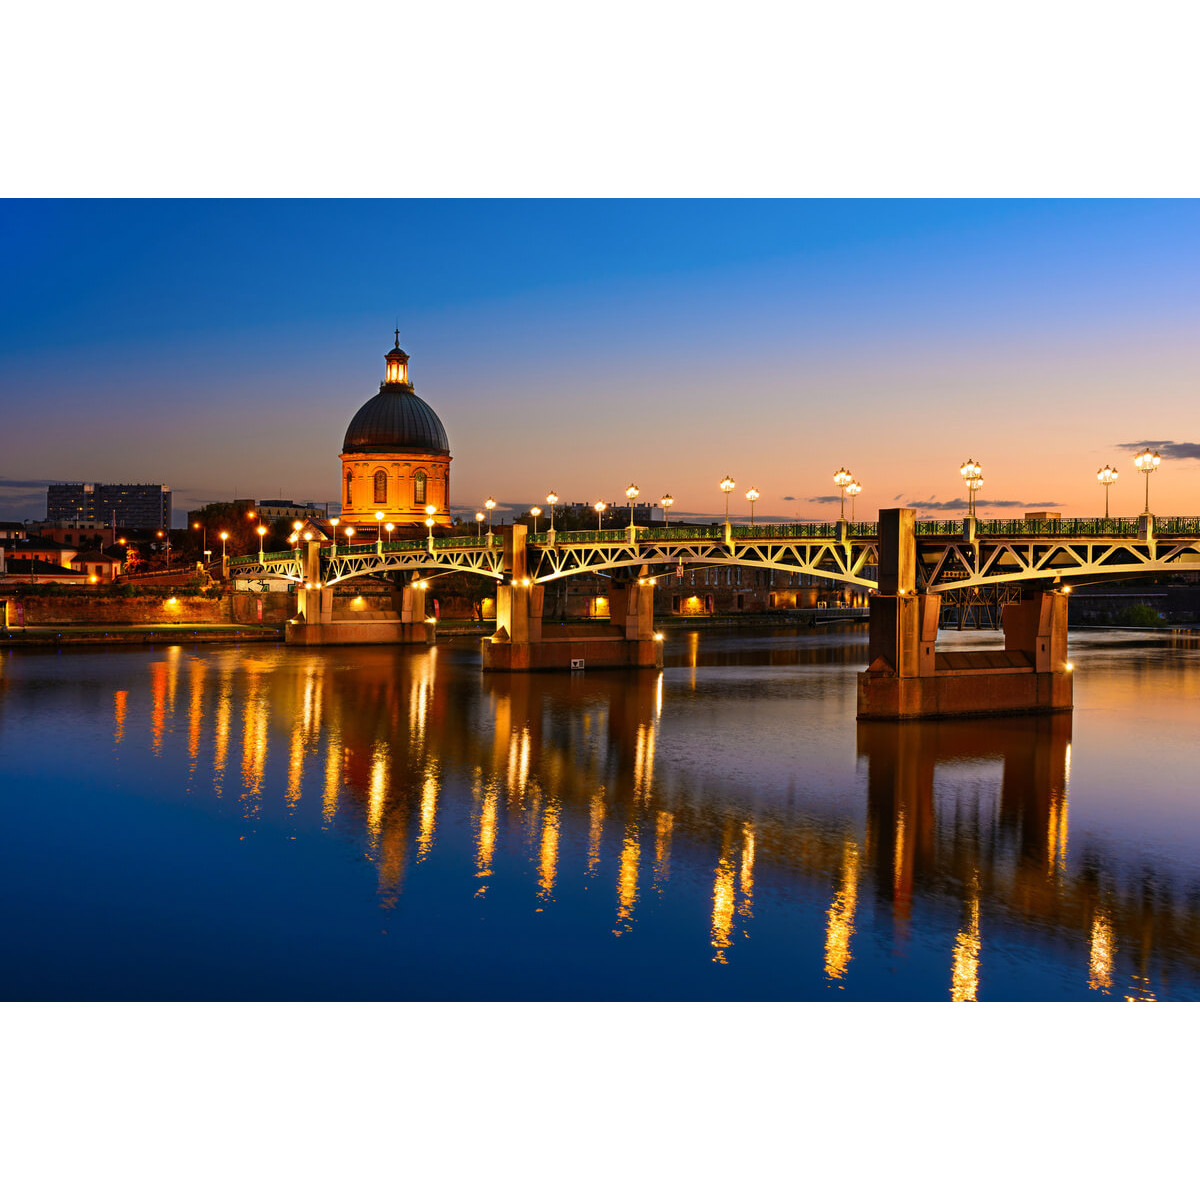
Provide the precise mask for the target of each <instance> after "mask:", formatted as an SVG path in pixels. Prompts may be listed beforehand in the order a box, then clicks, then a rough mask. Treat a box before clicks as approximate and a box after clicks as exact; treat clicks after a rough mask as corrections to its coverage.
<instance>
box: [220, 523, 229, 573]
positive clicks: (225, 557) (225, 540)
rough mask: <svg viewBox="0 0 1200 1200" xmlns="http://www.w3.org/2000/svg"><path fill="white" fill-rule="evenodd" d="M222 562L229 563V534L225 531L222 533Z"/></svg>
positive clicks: (224, 564) (223, 563)
mask: <svg viewBox="0 0 1200 1200" xmlns="http://www.w3.org/2000/svg"><path fill="white" fill-rule="evenodd" d="M221 564H222V565H223V566H228V565H229V534H227V533H225V532H224V531H222V533H221Z"/></svg>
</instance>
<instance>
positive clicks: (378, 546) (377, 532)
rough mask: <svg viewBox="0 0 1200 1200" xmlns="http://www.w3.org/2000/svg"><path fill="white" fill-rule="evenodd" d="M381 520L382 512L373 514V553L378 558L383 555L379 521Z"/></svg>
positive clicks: (381, 529) (381, 532)
mask: <svg viewBox="0 0 1200 1200" xmlns="http://www.w3.org/2000/svg"><path fill="white" fill-rule="evenodd" d="M382 520H383V513H381V512H377V513H376V514H375V553H376V554H378V555H379V557H380V558H382V557H383V525H382V524H381V523H380V522H382Z"/></svg>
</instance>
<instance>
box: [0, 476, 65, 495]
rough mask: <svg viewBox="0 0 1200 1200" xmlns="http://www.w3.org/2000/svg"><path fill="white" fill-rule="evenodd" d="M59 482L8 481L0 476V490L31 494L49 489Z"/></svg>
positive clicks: (38, 480)
mask: <svg viewBox="0 0 1200 1200" xmlns="http://www.w3.org/2000/svg"><path fill="white" fill-rule="evenodd" d="M58 482H60V481H59V480H57V479H9V478H7V477H6V476H3V475H0V488H3V489H5V490H6V491H13V492H31V491H36V490H37V489H39V488H44V487H49V486H50V484H52V483H58Z"/></svg>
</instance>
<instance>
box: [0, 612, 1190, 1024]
mask: <svg viewBox="0 0 1200 1200" xmlns="http://www.w3.org/2000/svg"><path fill="white" fill-rule="evenodd" d="M1196 653H1197V652H1196V651H1195V650H1191V651H1188V650H1172V649H1171V648H1170V647H1167V646H1158V647H1124V648H1122V647H1113V646H1109V645H1106V644H1103V643H1102V642H1099V641H1098V642H1096V643H1095V645H1094V646H1093V647H1092V648H1090V649H1089V648H1088V647H1087V646H1081V647H1080V648H1079V649H1078V651H1077V652H1076V661H1077V662H1078V663H1079V670H1080V674H1079V683H1078V687H1079V693H1078V695H1077V702H1078V707H1077V711H1076V712H1075V714H1074V715H1070V714H1068V715H1058V716H1054V717H1029V718H1004V719H999V720H987V721H975V722H964V721H955V722H936V723H919V724H909V725H900V726H897V725H880V724H864V725H856V723H855V720H854V703H855V695H854V682H855V674H856V672H857V671H858V670H861V668H862V665H863V660H864V658H865V645H864V640H863V638H862V637H861V636H859V635H855V634H839V633H829V632H823V633H817V634H813V633H809V632H806V631H795V630H779V631H777V632H774V633H771V634H767V635H762V634H758V635H755V636H744V635H742V636H739V635H735V634H727V633H718V632H706V633H704V634H703V635H701V634H694V633H693V634H687V633H677V634H675V635H674V636H673V637H672V638H671V639H670V641H669V642H668V654H667V667H666V669H665V670H664V671H663V672H661V673H660V672H656V671H643V672H636V673H612V674H608V675H604V674H599V673H597V674H580V673H574V674H571V675H553V674H550V675H511V676H505V675H493V674H489V675H482V674H481V673H480V671H479V659H478V653H477V650H476V648H475V646H474V644H473V643H471V642H470V641H463V642H442V643H440V644H439V645H438V646H437V647H434V648H430V649H424V648H389V647H362V648H342V649H329V650H324V651H315V652H309V651H304V650H295V649H291V650H288V649H284V648H282V647H280V648H274V647H271V648H264V647H261V646H259V647H253V648H249V647H239V648H212V649H184V648H179V647H173V648H170V649H167V650H163V651H157V652H140V651H124V652H117V651H114V652H110V653H107V654H103V653H91V652H83V653H78V654H64V655H37V654H27V655H21V656H17V655H10V656H9V657H8V658H7V659H5V660H4V665H3V672H2V674H0V679H3V682H2V683H0V762H2V763H4V764H6V765H5V766H4V767H3V768H0V769H2V770H3V772H4V775H5V780H4V784H5V786H4V794H5V797H6V800H5V804H4V814H5V815H4V822H5V829H4V834H5V836H4V837H3V844H4V847H5V848H4V849H3V850H0V856H2V858H3V867H4V870H5V877H6V879H7V880H8V883H7V885H6V886H7V887H8V890H9V895H10V899H11V900H12V901H13V902H14V903H15V904H19V905H20V911H21V912H22V913H23V922H22V923H20V924H19V925H18V926H10V927H9V928H8V929H7V930H6V932H5V935H4V937H5V943H6V944H5V955H6V961H7V962H9V963H10V964H11V965H12V967H13V969H12V970H11V971H10V973H9V975H8V982H7V985H6V988H5V994H6V996H8V997H9V998H18V997H21V998H26V997H27V998H39V999H41V998H125V999H141V998H145V999H160V998H186V997H195V998H214V997H222V998H248V999H289V998H291V999H303V998H347V999H360V998H377V999H387V998H432V999H455V998H462V999H509V998H521V999H537V998H547V999H560V998H579V999H590V998H663V999H700V998H713V999H734V998H746V999H790V998H794V999H821V998H826V999H842V998H851V999H854V998H857V999H909V998H911V999H953V1000H975V999H989V998H997V999H1001V998H1003V999H1014V998H1031V999H1043V998H1044V999H1054V998H1064V999H1126V998H1127V999H1151V998H1159V999H1166V998H1195V997H1196V996H1197V995H1198V994H1200V987H1198V986H1197V984H1198V980H1197V967H1198V965H1200V964H1198V962H1197V947H1198V946H1200V941H1198V935H1200V922H1198V916H1200V898H1198V897H1200V890H1198V888H1197V884H1198V883H1200V878H1198V875H1200V873H1198V872H1197V871H1196V870H1195V868H1194V867H1193V865H1192V864H1193V863H1194V862H1195V861H1196V854H1195V851H1196V849H1197V847H1198V845H1200V817H1198V816H1197V815H1196V814H1195V813H1193V812H1192V811H1191V809H1190V806H1188V805H1187V803H1186V797H1187V796H1190V794H1191V793H1190V790H1189V788H1188V785H1187V782H1186V781H1187V772H1188V768H1187V764H1186V755H1187V750H1186V744H1185V742H1183V741H1182V740H1180V739H1179V738H1177V737H1176V736H1175V734H1176V729H1175V723H1176V722H1177V721H1183V720H1185V719H1186V716H1185V714H1186V712H1187V711H1188V710H1187V706H1188V705H1189V704H1190V705H1195V704H1200V688H1198V686H1197V680H1198V678H1200V671H1198V667H1200V664H1198V662H1197V658H1196ZM1193 711H1200V710H1193ZM64 730H71V731H75V732H73V733H72V734H70V735H69V736H64V732H63V731H64ZM1139 731H1141V732H1139ZM1156 739H1157V740H1156ZM1172 747H1176V749H1174V750H1173V749H1172ZM1149 753H1153V755H1154V761H1155V763H1156V770H1155V773H1154V774H1153V775H1152V776H1151V777H1150V778H1146V777H1145V775H1144V772H1142V771H1141V770H1140V766H1143V765H1144V757H1143V759H1142V762H1141V763H1140V764H1139V763H1138V761H1137V757H1138V755H1139V754H1140V755H1143V756H1144V755H1145V754H1149ZM1131 760H1133V761H1131ZM1133 779H1139V780H1140V788H1141V790H1140V793H1137V794H1135V793H1133V792H1131V790H1130V781H1131V780H1133Z"/></svg>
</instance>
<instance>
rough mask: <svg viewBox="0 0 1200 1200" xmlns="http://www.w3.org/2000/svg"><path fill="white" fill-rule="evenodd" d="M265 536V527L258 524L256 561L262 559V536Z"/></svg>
mask: <svg viewBox="0 0 1200 1200" xmlns="http://www.w3.org/2000/svg"><path fill="white" fill-rule="evenodd" d="M266 536H267V527H266V526H265V525H260V526H259V527H258V561H259V562H262V560H263V538H264V537H266Z"/></svg>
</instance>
